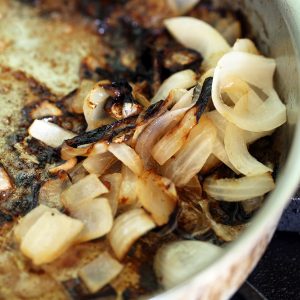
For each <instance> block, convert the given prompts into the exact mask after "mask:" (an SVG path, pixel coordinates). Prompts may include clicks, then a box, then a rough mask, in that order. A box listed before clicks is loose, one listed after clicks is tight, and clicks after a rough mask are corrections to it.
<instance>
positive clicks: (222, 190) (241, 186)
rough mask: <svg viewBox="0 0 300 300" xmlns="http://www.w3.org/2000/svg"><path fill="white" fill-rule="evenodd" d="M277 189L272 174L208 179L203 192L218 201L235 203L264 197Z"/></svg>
mask: <svg viewBox="0 0 300 300" xmlns="http://www.w3.org/2000/svg"><path fill="white" fill-rule="evenodd" d="M274 187H275V184H274V181H273V178H272V176H271V174H269V173H265V174H262V175H257V176H250V177H241V178H238V179H235V178H225V179H215V178H213V177H208V178H206V179H205V181H204V185H203V190H204V191H205V192H206V193H207V194H208V195H209V196H211V197H213V198H214V199H216V200H222V201H228V202H235V201H243V200H247V199H252V198H255V197H258V196H262V195H264V194H266V193H268V192H270V191H271V190H273V189H274Z"/></svg>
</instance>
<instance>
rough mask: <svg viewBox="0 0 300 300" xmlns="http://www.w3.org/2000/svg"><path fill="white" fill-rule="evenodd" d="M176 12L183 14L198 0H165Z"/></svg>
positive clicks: (198, 0)
mask: <svg viewBox="0 0 300 300" xmlns="http://www.w3.org/2000/svg"><path fill="white" fill-rule="evenodd" d="M167 2H168V5H169V6H170V7H171V9H173V10H174V12H175V13H176V14H179V15H183V14H185V13H187V12H188V11H190V10H191V9H192V8H193V7H194V6H196V5H197V3H198V2H200V0H167Z"/></svg>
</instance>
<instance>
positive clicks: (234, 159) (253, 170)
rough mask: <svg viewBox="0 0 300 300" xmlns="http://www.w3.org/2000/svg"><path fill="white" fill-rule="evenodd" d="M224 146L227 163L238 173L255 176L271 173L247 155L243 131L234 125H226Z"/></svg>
mask: <svg viewBox="0 0 300 300" xmlns="http://www.w3.org/2000/svg"><path fill="white" fill-rule="evenodd" d="M224 144H225V150H226V153H227V155H228V158H229V161H230V162H231V163H232V165H233V166H234V167H235V168H236V169H237V170H238V171H239V172H240V173H242V174H244V175H246V176H255V175H260V174H264V173H267V172H272V169H270V168H268V167H266V166H265V165H263V164H262V163H260V162H259V161H258V160H257V159H256V158H254V157H253V156H252V155H251V154H250V153H249V151H248V148H247V143H246V141H245V138H244V135H243V130H242V129H239V128H238V127H236V126H235V125H234V124H230V123H229V124H228V125H227V127H226V132H225V138H224Z"/></svg>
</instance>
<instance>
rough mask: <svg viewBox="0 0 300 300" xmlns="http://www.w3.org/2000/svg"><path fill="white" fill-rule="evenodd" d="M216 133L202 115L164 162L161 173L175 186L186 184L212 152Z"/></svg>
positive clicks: (210, 123)
mask: <svg viewBox="0 0 300 300" xmlns="http://www.w3.org/2000/svg"><path fill="white" fill-rule="evenodd" d="M216 134H217V133H216V129H215V127H214V126H213V124H212V122H211V121H210V120H209V119H208V118H206V117H202V118H201V119H200V122H199V124H197V125H196V126H195V127H194V128H193V129H192V130H191V131H190V134H189V136H188V138H187V140H186V142H185V143H184V146H183V147H182V148H181V149H180V150H179V152H178V153H177V154H176V155H175V157H173V158H171V159H170V160H169V161H168V162H167V163H166V165H165V166H164V169H163V175H164V176H166V177H168V178H170V179H171V180H172V181H173V182H174V183H175V185H176V186H179V187H180V186H184V185H186V184H187V183H188V182H189V181H190V180H191V179H192V177H193V176H195V175H196V174H197V173H198V172H199V171H200V170H201V169H202V167H203V166H204V164H205V162H206V160H207V158H208V157H209V155H210V154H211V153H212V149H213V145H214V141H215V139H216Z"/></svg>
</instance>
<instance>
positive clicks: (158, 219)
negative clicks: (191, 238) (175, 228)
mask: <svg viewBox="0 0 300 300" xmlns="http://www.w3.org/2000/svg"><path fill="white" fill-rule="evenodd" d="M138 198H139V202H140V203H141V205H142V206H143V207H144V208H145V209H146V211H147V212H149V213H150V215H151V217H152V218H153V220H154V221H155V223H156V224H157V225H158V226H161V225H164V224H166V223H167V222H168V220H169V217H170V215H171V214H172V212H173V211H174V209H175V207H176V204H177V192H176V188H175V185H174V184H173V183H172V182H171V181H170V180H169V179H168V178H164V177H161V176H159V175H157V174H155V173H153V172H151V171H147V172H145V173H144V174H143V176H142V178H141V180H140V185H139V190H138Z"/></svg>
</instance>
